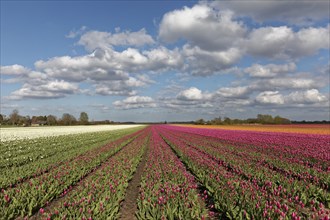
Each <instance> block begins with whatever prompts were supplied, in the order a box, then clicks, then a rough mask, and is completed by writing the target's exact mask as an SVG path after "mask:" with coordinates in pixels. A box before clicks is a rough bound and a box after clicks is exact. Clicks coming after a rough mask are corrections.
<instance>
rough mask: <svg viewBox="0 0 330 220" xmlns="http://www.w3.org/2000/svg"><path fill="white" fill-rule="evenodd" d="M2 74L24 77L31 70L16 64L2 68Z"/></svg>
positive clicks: (0, 70)
mask: <svg viewBox="0 0 330 220" xmlns="http://www.w3.org/2000/svg"><path fill="white" fill-rule="evenodd" d="M0 72H1V74H3V75H13V76H17V75H24V74H27V73H29V72H30V70H29V69H28V68H26V67H24V66H21V65H18V64H14V65H10V66H0Z"/></svg>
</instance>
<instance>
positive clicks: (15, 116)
mask: <svg viewBox="0 0 330 220" xmlns="http://www.w3.org/2000/svg"><path fill="white" fill-rule="evenodd" d="M9 118H10V122H11V123H12V124H13V125H16V124H18V122H19V118H20V116H19V114H18V110H17V109H14V110H13V112H12V113H11V114H10V115H9Z"/></svg>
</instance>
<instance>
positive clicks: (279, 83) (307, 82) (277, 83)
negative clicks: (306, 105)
mask: <svg viewBox="0 0 330 220" xmlns="http://www.w3.org/2000/svg"><path fill="white" fill-rule="evenodd" d="M266 83H267V84H268V85H269V86H270V87H275V88H285V89H309V88H313V87H318V86H319V84H318V83H317V82H316V81H315V80H313V79H307V78H291V77H290V78H289V77H286V78H276V79H270V80H268V81H267V82H266Z"/></svg>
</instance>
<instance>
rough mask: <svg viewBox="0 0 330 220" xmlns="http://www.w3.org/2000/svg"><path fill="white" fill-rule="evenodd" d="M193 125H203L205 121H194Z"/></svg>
mask: <svg viewBox="0 0 330 220" xmlns="http://www.w3.org/2000/svg"><path fill="white" fill-rule="evenodd" d="M195 124H196V125H204V124H205V121H204V119H202V118H201V119H198V120H197V121H195Z"/></svg>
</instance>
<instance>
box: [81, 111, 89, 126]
mask: <svg viewBox="0 0 330 220" xmlns="http://www.w3.org/2000/svg"><path fill="white" fill-rule="evenodd" d="M79 121H80V124H82V125H87V124H88V114H87V113H86V112H81V113H80V117H79Z"/></svg>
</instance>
